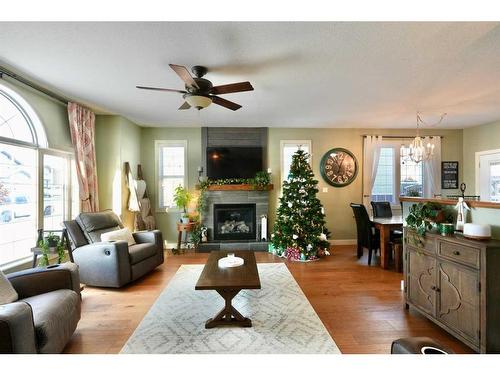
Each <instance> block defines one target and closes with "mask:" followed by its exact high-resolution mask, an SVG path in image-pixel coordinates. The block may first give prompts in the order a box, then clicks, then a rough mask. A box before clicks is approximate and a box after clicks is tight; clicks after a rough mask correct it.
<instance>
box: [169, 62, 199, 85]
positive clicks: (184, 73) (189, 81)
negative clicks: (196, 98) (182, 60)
mask: <svg viewBox="0 0 500 375" xmlns="http://www.w3.org/2000/svg"><path fill="white" fill-rule="evenodd" d="M168 65H169V66H170V67H171V68H172V69H173V70H174V72H176V73H177V75H178V76H179V77H181V79H182V80H183V81H184V82H185V83H186V85H188V86H192V87H196V88H197V89H199V88H200V87H199V86H198V84H197V83H196V82H195V80H194V79H193V76H192V75H191V73H189V70H187V68H186V67H185V66H182V65H175V64H168Z"/></svg>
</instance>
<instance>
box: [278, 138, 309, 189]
mask: <svg viewBox="0 0 500 375" xmlns="http://www.w3.org/2000/svg"><path fill="white" fill-rule="evenodd" d="M299 148H300V149H302V150H304V151H305V152H307V153H308V154H309V155H311V140H291V141H289V140H282V141H281V142H280V149H281V181H285V180H288V174H289V173H290V166H291V165H292V157H293V154H295V153H296V152H297V150H298V149H299ZM309 163H311V157H310V156H309Z"/></svg>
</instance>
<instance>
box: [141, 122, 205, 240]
mask: <svg viewBox="0 0 500 375" xmlns="http://www.w3.org/2000/svg"><path fill="white" fill-rule="evenodd" d="M155 140H187V141H188V146H187V148H188V149H187V154H188V167H187V169H188V176H187V177H188V178H187V180H188V181H187V182H188V187H189V189H191V190H194V189H195V185H196V183H197V182H198V166H200V165H201V128H142V132H141V160H142V169H143V173H144V179H145V180H146V182H147V187H148V192H149V195H150V197H151V206H152V207H153V209H154V211H155V212H156V220H157V226H158V228H159V229H161V231H162V233H163V239H164V240H167V241H168V243H169V244H168V246H172V245H173V244H174V243H175V242H176V241H177V232H176V222H177V221H178V220H179V217H180V216H179V215H180V214H179V212H178V211H177V210H171V211H170V212H164V211H160V210H158V209H157V208H156V207H157V202H156V197H157V191H156V178H155Z"/></svg>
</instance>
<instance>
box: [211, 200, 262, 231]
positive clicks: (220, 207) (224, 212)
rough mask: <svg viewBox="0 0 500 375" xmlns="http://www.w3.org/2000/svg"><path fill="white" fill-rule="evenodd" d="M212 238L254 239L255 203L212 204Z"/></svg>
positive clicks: (255, 229) (255, 226)
mask: <svg viewBox="0 0 500 375" xmlns="http://www.w3.org/2000/svg"><path fill="white" fill-rule="evenodd" d="M213 223H214V228H213V238H214V240H255V238H256V237H257V232H256V231H257V225H256V205H255V203H245V204H214V221H213Z"/></svg>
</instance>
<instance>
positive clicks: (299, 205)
mask: <svg viewBox="0 0 500 375" xmlns="http://www.w3.org/2000/svg"><path fill="white" fill-rule="evenodd" d="M308 158H309V155H308V154H307V153H306V152H305V151H303V150H301V149H299V150H298V151H297V152H296V153H295V154H294V155H293V157H292V165H291V166H290V173H289V175H288V180H287V181H284V182H283V195H282V197H281V198H280V204H279V207H278V210H277V214H276V221H275V223H274V228H273V233H272V234H271V242H272V245H273V247H274V249H275V251H276V252H277V253H278V255H286V256H287V257H288V258H289V259H294V260H298V259H300V260H311V259H315V258H317V257H318V255H320V254H323V253H325V252H327V251H328V241H327V238H326V234H325V215H324V211H323V206H322V205H321V202H320V200H319V199H318V198H316V194H317V193H318V191H319V190H318V187H317V185H318V181H317V180H315V179H314V174H313V172H312V169H311V166H310V165H309V162H308Z"/></svg>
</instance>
